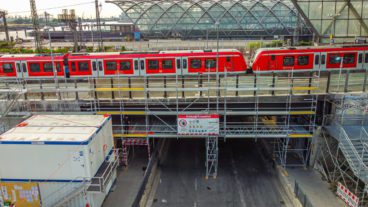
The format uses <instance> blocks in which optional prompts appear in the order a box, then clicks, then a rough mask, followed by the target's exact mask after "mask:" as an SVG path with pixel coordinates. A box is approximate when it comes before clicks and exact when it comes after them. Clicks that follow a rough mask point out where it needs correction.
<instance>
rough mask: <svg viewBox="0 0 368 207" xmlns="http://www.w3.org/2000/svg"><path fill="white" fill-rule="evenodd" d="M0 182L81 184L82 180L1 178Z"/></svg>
mask: <svg viewBox="0 0 368 207" xmlns="http://www.w3.org/2000/svg"><path fill="white" fill-rule="evenodd" d="M0 181H1V182H49V183H51V182H52V183H81V182H83V180H45V179H12V178H2V179H0Z"/></svg>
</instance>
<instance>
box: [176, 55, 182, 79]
mask: <svg viewBox="0 0 368 207" xmlns="http://www.w3.org/2000/svg"><path fill="white" fill-rule="evenodd" d="M175 66H176V67H175V69H176V74H177V75H181V74H182V68H181V66H182V60H181V57H177V58H175Z"/></svg>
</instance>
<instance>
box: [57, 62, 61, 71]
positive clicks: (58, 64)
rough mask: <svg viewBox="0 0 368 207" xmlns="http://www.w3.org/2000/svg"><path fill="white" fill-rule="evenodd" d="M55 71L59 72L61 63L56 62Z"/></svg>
mask: <svg viewBox="0 0 368 207" xmlns="http://www.w3.org/2000/svg"><path fill="white" fill-rule="evenodd" d="M56 71H57V72H61V63H56Z"/></svg>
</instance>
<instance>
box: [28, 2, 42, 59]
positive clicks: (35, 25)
mask: <svg viewBox="0 0 368 207" xmlns="http://www.w3.org/2000/svg"><path fill="white" fill-rule="evenodd" d="M29 2H30V4H31V15H32V23H33V32H34V40H35V48H36V51H38V52H41V49H42V48H41V36H40V23H39V21H38V15H37V9H36V2H35V0H29Z"/></svg>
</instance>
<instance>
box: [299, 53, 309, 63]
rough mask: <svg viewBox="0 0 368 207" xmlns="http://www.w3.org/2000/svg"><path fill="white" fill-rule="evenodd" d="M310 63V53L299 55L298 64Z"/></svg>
mask: <svg viewBox="0 0 368 207" xmlns="http://www.w3.org/2000/svg"><path fill="white" fill-rule="evenodd" d="M308 64H309V56H308V55H302V56H298V65H308Z"/></svg>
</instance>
